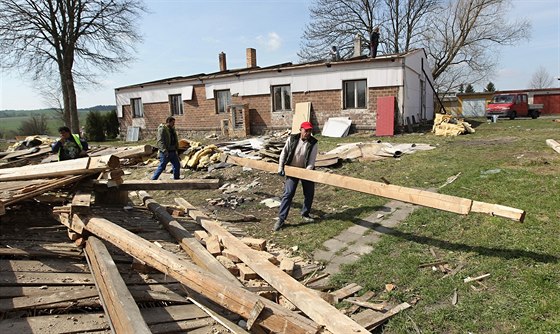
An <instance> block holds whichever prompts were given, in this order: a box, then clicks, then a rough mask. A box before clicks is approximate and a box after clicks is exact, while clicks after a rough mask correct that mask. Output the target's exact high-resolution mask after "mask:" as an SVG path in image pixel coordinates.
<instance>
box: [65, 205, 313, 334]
mask: <svg viewBox="0 0 560 334" xmlns="http://www.w3.org/2000/svg"><path fill="white" fill-rule="evenodd" d="M67 216H68V214H66V213H62V214H60V218H61V220H64V219H66V220H67V219H68V217H67ZM72 221H74V222H77V221H80V224H81V225H83V226H84V227H85V229H86V230H87V231H89V232H91V233H93V234H94V235H96V236H97V237H99V238H101V239H104V240H106V241H109V242H110V243H112V244H113V245H115V246H116V247H118V248H119V249H121V250H123V251H124V252H126V253H127V254H129V255H132V256H134V257H136V258H138V259H141V260H142V261H145V262H146V263H147V264H149V265H150V266H152V267H153V268H155V269H157V270H159V271H161V272H162V273H164V274H166V275H168V276H171V277H173V278H175V279H177V280H178V281H180V282H181V283H183V284H185V285H187V286H188V287H189V288H190V289H192V290H194V291H196V292H198V293H200V294H202V295H204V296H205V297H207V298H208V299H210V300H212V301H214V302H215V303H216V304H218V305H221V306H222V307H225V308H227V309H228V310H230V311H232V312H234V313H237V314H239V315H241V316H242V317H244V318H246V319H247V318H249V317H250V312H251V310H252V308H253V306H254V305H255V303H256V302H257V300H260V301H262V302H263V303H264V304H265V306H266V308H265V310H263V312H262V316H261V317H259V319H257V321H256V323H258V324H259V325H260V326H262V327H264V328H267V329H269V330H271V331H273V332H275V333H286V334H288V333H293V334H298V333H317V332H318V331H319V330H320V329H321V326H319V325H318V324H316V323H314V322H312V321H311V320H309V319H307V318H305V317H303V316H300V315H298V314H296V313H293V312H289V311H288V310H286V309H283V308H282V307H281V306H280V305H278V304H275V303H273V302H272V301H269V300H266V299H265V298H262V297H259V296H257V295H255V294H253V293H251V292H249V291H246V290H244V289H242V288H240V287H238V286H235V285H233V284H231V283H229V282H228V281H226V280H224V279H223V278H221V277H219V276H216V275H214V274H212V273H209V272H207V271H204V270H202V269H200V268H199V267H197V266H196V265H194V264H191V263H188V262H186V261H184V260H182V259H181V258H180V257H179V256H177V255H175V254H173V253H171V252H168V251H166V250H164V249H161V248H159V247H157V246H156V245H154V244H152V243H151V242H149V241H147V240H145V239H143V238H141V237H139V236H138V235H136V234H134V233H132V232H130V231H127V230H126V229H124V228H122V227H120V226H118V225H116V224H114V223H112V222H110V221H109V220H107V219H103V218H98V217H81V216H78V215H74V217H73V218H72Z"/></svg>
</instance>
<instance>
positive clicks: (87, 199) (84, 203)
mask: <svg viewBox="0 0 560 334" xmlns="http://www.w3.org/2000/svg"><path fill="white" fill-rule="evenodd" d="M90 205H91V192H86V191H83V190H78V191H77V192H76V193H75V194H74V197H72V205H71V206H70V210H71V212H72V213H81V214H88V213H89V211H90Z"/></svg>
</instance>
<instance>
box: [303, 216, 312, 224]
mask: <svg viewBox="0 0 560 334" xmlns="http://www.w3.org/2000/svg"><path fill="white" fill-rule="evenodd" d="M301 219H303V221H304V222H306V223H313V222H315V219H313V218H311V217H310V216H309V215H302V216H301Z"/></svg>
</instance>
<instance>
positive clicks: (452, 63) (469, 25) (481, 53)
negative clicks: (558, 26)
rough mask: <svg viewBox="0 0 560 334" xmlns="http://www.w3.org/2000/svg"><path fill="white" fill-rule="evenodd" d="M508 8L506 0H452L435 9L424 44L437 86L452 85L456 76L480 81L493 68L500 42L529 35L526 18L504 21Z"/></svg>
mask: <svg viewBox="0 0 560 334" xmlns="http://www.w3.org/2000/svg"><path fill="white" fill-rule="evenodd" d="M510 8H511V4H510V1H509V0H455V1H451V2H448V3H445V4H444V5H443V6H442V7H440V9H439V10H438V11H437V12H435V13H434V15H433V18H432V22H433V24H432V25H431V27H430V28H431V29H429V30H427V31H426V32H425V34H424V36H425V38H424V39H423V41H424V43H423V47H424V48H425V50H426V52H427V53H428V60H429V61H430V63H431V65H432V75H433V77H434V79H436V80H437V81H438V83H439V86H440V88H444V89H445V88H447V89H450V88H452V87H454V86H455V85H456V78H457V76H462V77H463V81H466V80H468V81H469V82H473V83H476V82H479V81H480V80H482V79H484V78H486V77H487V75H488V74H489V73H491V72H492V70H493V69H494V67H495V65H496V61H497V59H498V57H496V56H495V55H496V54H498V53H499V47H500V46H504V45H513V44H515V43H516V42H517V41H519V40H522V39H525V38H528V35H529V30H530V24H529V22H528V21H527V20H518V21H513V22H509V21H507V18H508V15H506V13H507V12H508V11H509V10H510ZM448 73H449V74H451V76H449V75H448ZM438 79H439V80H438Z"/></svg>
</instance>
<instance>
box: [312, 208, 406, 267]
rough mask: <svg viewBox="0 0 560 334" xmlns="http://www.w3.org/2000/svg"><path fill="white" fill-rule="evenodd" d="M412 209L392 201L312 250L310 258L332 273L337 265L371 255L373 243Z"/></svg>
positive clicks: (389, 231)
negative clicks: (321, 263)
mask: <svg viewBox="0 0 560 334" xmlns="http://www.w3.org/2000/svg"><path fill="white" fill-rule="evenodd" d="M415 208H416V206H414V205H412V204H409V203H404V202H399V201H391V202H389V203H387V204H385V205H384V206H383V207H382V208H381V209H380V210H378V211H375V212H374V213H373V214H372V215H370V216H369V217H367V218H366V219H364V220H361V221H360V222H359V223H358V224H356V225H354V226H352V227H350V228H348V229H347V230H345V231H343V232H342V233H340V234H339V235H337V236H336V237H334V238H332V239H329V240H327V241H325V242H324V243H323V246H325V248H326V250H317V251H315V252H314V253H313V257H314V258H315V260H318V261H324V262H325V263H326V268H325V270H324V272H327V273H330V274H331V275H332V274H335V273H337V272H338V271H339V270H340V265H342V264H349V263H352V262H355V261H356V260H358V259H359V258H360V256H362V255H364V254H367V253H369V252H371V251H372V250H373V247H372V244H375V243H376V242H378V241H379V238H380V236H381V235H382V234H387V233H391V228H392V227H395V226H397V225H398V224H399V223H400V222H401V221H403V220H404V219H406V217H408V215H409V214H411V213H412V211H414V209H415Z"/></svg>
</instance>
